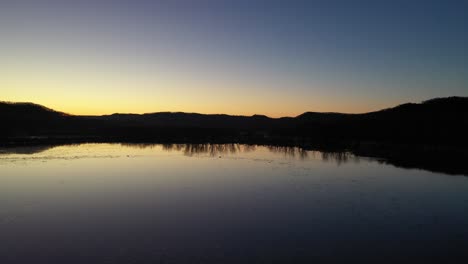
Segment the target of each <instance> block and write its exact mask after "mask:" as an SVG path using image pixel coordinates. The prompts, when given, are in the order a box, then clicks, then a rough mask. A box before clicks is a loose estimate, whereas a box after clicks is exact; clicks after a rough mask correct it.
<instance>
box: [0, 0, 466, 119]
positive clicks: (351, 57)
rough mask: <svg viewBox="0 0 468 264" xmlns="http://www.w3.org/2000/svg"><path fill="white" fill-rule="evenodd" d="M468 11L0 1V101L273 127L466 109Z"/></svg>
mask: <svg viewBox="0 0 468 264" xmlns="http://www.w3.org/2000/svg"><path fill="white" fill-rule="evenodd" d="M10 2H11V3H10ZM467 12H468V2H467V1H431V0H426V1H401V0H394V1H378V0H374V1H370V0H369V1H333V0H328V1H313V0H309V1H294V0H292V1H286V0H284V1H276V0H269V1H254V0H250V1H246V0H236V1H223V0H211V1H210V0H199V1H196V0H187V1H182V0H173V1H167V0H166V1H157V0H154V1H138V0H133V1H130V0H128V1H119V0H115V1H87V0H81V1H63V0H62V1H40V0H36V1H21V0H15V1H7V0H2V1H1V3H0V36H1V37H0V40H1V41H0V57H1V58H2V59H1V61H0V100H4V101H31V102H35V103H39V104H43V105H46V106H48V107H51V108H54V109H57V110H60V111H64V112H68V113H73V114H109V113H114V112H134V113H143V112H157V111H185V112H200V113H227V114H242V115H251V114H254V113H258V114H266V115H269V116H274V117H277V116H295V115H298V114H300V113H302V112H305V111H338V112H366V111H371V110H377V109H379V108H385V107H389V106H393V105H395V104H399V103H404V102H408V101H413V102H419V101H421V100H425V99H429V98H433V97H441V96H452V95H458V96H468V48H467V47H468V15H467Z"/></svg>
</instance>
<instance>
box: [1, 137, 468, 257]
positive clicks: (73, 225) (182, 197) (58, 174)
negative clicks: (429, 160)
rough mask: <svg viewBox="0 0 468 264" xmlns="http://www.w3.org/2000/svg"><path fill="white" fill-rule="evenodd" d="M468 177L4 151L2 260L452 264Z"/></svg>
mask: <svg viewBox="0 0 468 264" xmlns="http://www.w3.org/2000/svg"><path fill="white" fill-rule="evenodd" d="M467 256H468V177H466V176H462V175H446V174H443V173H434V172H429V171H425V170H420V169H403V168H398V167H395V166H392V165H389V164H385V163H384V162H379V161H377V160H374V159H371V158H364V157H356V156H353V155H351V154H349V153H327V152H318V151H306V150H302V149H300V148H294V147H275V146H251V145H237V144H226V145H203V144H190V145H184V144H169V145H144V144H140V145H136V144H135V145H129V144H127V145H125V144H81V145H65V146H55V147H48V146H42V147H21V148H8V149H0V263H2V264H7V263H8V264H9V263H312V262H313V261H318V262H320V263H323V262H331V263H336V262H341V263H342V262H350V261H361V262H372V263H382V262H389V263H395V262H411V263H415V262H419V261H423V260H424V261H429V262H441V263H443V262H447V260H449V259H450V260H451V259H454V258H458V260H460V259H462V258H467Z"/></svg>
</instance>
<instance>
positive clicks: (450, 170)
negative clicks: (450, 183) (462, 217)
mask: <svg viewBox="0 0 468 264" xmlns="http://www.w3.org/2000/svg"><path fill="white" fill-rule="evenodd" d="M67 145H77V144H67ZM120 145H122V146H127V147H132V148H141V149H146V148H155V147H159V146H161V147H162V149H163V150H164V151H177V152H182V153H183V154H184V155H186V156H190V157H191V156H197V155H210V156H212V157H216V156H222V155H227V154H236V153H247V152H252V151H255V150H257V148H258V147H259V145H244V144H235V143H233V144H147V143H121V144H120ZM57 146H60V145H43V146H21V147H11V148H2V149H0V156H1V155H7V154H25V155H32V154H37V153H41V152H44V151H47V150H49V149H52V148H55V147H57ZM262 147H265V148H266V149H268V150H269V151H270V152H273V153H277V154H283V155H284V156H286V157H291V158H298V159H301V160H307V159H310V158H319V159H321V160H323V161H325V162H336V164H337V165H340V164H345V163H347V162H359V160H360V156H359V155H357V154H361V155H364V156H369V158H366V159H368V160H371V161H372V160H374V161H378V162H379V163H383V164H389V165H393V166H396V167H400V168H406V169H423V170H428V171H433V172H440V173H445V174H454V175H466V176H468V165H466V163H465V159H464V157H466V154H465V153H449V154H447V153H445V155H443V157H441V158H440V156H442V154H441V155H439V156H437V157H435V156H433V155H432V154H433V153H430V154H423V153H420V155H407V154H403V153H401V154H400V153H399V152H398V151H393V152H388V153H382V152H375V153H373V152H367V153H359V152H358V153H357V154H354V153H353V152H352V151H348V150H342V151H340V150H337V149H336V148H334V149H333V150H332V151H330V150H326V149H324V148H320V149H316V150H315V149H314V150H310V149H305V148H301V147H294V146H272V145H266V146H262ZM430 155H432V156H430Z"/></svg>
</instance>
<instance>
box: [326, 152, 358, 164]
mask: <svg viewBox="0 0 468 264" xmlns="http://www.w3.org/2000/svg"><path fill="white" fill-rule="evenodd" d="M320 153H321V155H322V160H324V161H335V162H336V163H337V164H338V165H341V164H343V163H347V162H349V161H354V162H359V157H357V156H355V155H353V154H352V153H349V152H346V151H342V152H327V151H321V152H320Z"/></svg>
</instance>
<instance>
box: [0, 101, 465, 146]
mask: <svg viewBox="0 0 468 264" xmlns="http://www.w3.org/2000/svg"><path fill="white" fill-rule="evenodd" d="M0 118H1V120H2V122H3V123H4V124H6V125H5V126H4V128H3V129H2V131H1V132H0V142H3V143H5V142H11V141H12V140H13V139H15V140H18V139H27V138H30V137H42V138H49V139H51V138H61V139H66V138H75V139H76V138H82V139H94V140H104V141H107V140H116V141H128V140H132V141H133V140H140V141H187V142H190V141H192V140H197V141H198V140H200V141H205V142H209V141H218V140H221V141H232V142H242V141H253V142H255V141H264V140H270V141H276V142H281V143H284V142H292V141H293V142H312V143H324V144H325V143H326V144H330V143H333V144H337V143H338V142H391V143H401V144H426V145H456V146H460V145H464V146H466V145H467V139H466V135H468V129H467V128H468V98H467V97H448V98H436V99H431V100H428V101H424V102H422V103H419V104H416V103H408V104H403V105H399V106H396V107H394V108H388V109H383V110H380V111H376V112H370V113H364V114H341V113H317V112H306V113H304V114H302V115H299V116H297V117H284V118H269V117H267V116H263V115H253V116H230V115H223V114H212V115H204V114H197V113H182V112H176V113H172V112H159V113H148V114H113V115H104V116H75V115H68V114H65V113H61V112H57V111H54V110H51V109H49V108H46V107H44V106H40V105H36V104H32V103H7V102H1V103H0Z"/></svg>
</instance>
